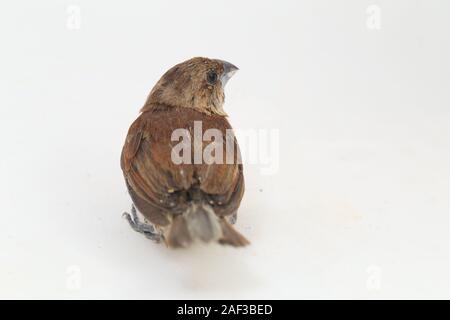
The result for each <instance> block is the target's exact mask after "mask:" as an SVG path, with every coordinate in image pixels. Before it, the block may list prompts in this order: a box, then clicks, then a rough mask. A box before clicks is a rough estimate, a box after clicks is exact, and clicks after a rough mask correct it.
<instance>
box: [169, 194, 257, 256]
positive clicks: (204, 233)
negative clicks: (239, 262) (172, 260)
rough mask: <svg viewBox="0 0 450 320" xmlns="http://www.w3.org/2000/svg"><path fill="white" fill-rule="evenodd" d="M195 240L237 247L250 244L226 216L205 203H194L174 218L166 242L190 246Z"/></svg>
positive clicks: (175, 245) (176, 246) (171, 244)
mask: <svg viewBox="0 0 450 320" xmlns="http://www.w3.org/2000/svg"><path fill="white" fill-rule="evenodd" d="M195 240H200V241H202V242H205V243H209V242H219V243H220V244H228V245H232V246H235V247H241V246H245V245H247V244H249V241H248V240H247V239H246V238H244V236H242V235H241V234H240V233H239V232H237V231H236V230H235V229H234V228H233V226H232V225H230V224H229V223H228V222H227V221H226V220H225V219H224V218H220V217H218V216H217V215H216V214H215V213H214V210H213V208H212V207H211V206H210V205H208V204H204V203H192V204H191V206H190V207H189V209H188V210H187V211H186V212H185V213H183V214H182V215H177V216H175V217H174V218H173V220H172V223H171V227H170V229H169V230H168V235H167V237H166V242H167V245H168V246H169V247H173V248H179V247H188V246H189V245H190V244H191V243H192V242H194V241H195Z"/></svg>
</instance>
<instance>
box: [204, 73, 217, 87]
mask: <svg viewBox="0 0 450 320" xmlns="http://www.w3.org/2000/svg"><path fill="white" fill-rule="evenodd" d="M206 79H207V80H208V82H209V84H214V83H216V81H217V73H216V72H215V71H214V70H211V71H209V72H208V73H207V74H206Z"/></svg>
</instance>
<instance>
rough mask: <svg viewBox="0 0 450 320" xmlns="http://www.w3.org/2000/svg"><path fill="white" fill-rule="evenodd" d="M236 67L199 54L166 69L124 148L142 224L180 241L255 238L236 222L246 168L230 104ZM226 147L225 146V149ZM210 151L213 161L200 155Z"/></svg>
mask: <svg viewBox="0 0 450 320" xmlns="http://www.w3.org/2000/svg"><path fill="white" fill-rule="evenodd" d="M237 70H238V68H237V67H236V66H234V65H232V64H231V63H228V62H225V61H222V60H212V59H208V58H201V57H197V58H192V59H190V60H187V61H185V62H182V63H180V64H178V65H176V66H174V67H172V68H171V69H170V70H169V71H167V72H166V73H165V74H164V75H163V76H162V77H161V79H160V80H159V81H158V82H157V84H156V85H155V87H154V88H153V89H152V91H151V92H150V94H149V96H148V98H147V101H146V103H145V105H144V107H143V108H142V109H141V114H140V115H139V117H138V118H137V119H136V120H135V121H134V122H133V124H132V125H131V127H130V129H129V131H128V135H127V138H126V141H125V145H124V147H123V150H122V156H121V167H122V171H123V173H124V176H125V181H126V185H127V188H128V191H129V193H130V196H131V198H132V200H133V203H134V205H133V206H132V210H131V215H130V214H128V213H124V216H125V217H126V218H127V220H128V222H129V223H130V225H131V227H132V228H133V229H134V230H135V231H138V232H141V233H143V234H144V235H145V236H146V237H148V238H150V239H152V240H154V241H156V242H160V241H161V240H162V241H164V242H165V243H166V244H167V245H168V246H169V247H173V248H178V247H188V246H189V245H190V244H191V243H193V242H196V241H201V242H205V243H209V242H219V243H221V244H228V245H232V246H236V247H239V246H245V245H247V244H249V242H248V240H247V239H245V238H244V237H243V236H242V235H241V234H240V233H239V232H237V231H236V230H235V229H234V228H233V226H232V224H234V222H235V221H236V215H237V209H238V207H239V204H240V202H241V199H242V196H243V194H244V176H243V172H242V164H241V163H240V161H239V160H240V155H239V149H238V145H237V141H236V139H235V137H234V134H233V131H232V128H231V125H230V124H229V122H228V121H227V119H226V117H227V114H226V113H225V112H224V110H223V104H224V98H225V96H224V87H225V84H226V83H227V81H228V80H229V79H230V77H231V76H232V75H233V74H234V73H235V72H236V71H237ZM180 130H181V131H180ZM180 132H181V133H184V136H183V134H181V135H180V134H179V133H180ZM208 132H209V133H213V134H212V135H211V134H208ZM218 133H219V134H221V135H222V136H223V139H219V137H218V136H217V134H218ZM207 136H208V137H209V138H207ZM211 136H213V137H214V141H213V139H212V138H211ZM174 137H175V138H174ZM180 137H181V138H183V137H184V138H185V139H184V140H183V141H182V142H180V139H179V138H180ZM199 137H200V141H199ZM230 141H231V143H230ZM217 147H219V149H217ZM220 147H222V148H225V149H226V152H225V153H223V154H220V152H219V151H220ZM230 147H231V148H230ZM228 149H232V150H235V151H236V152H234V153H230V152H229V150H228ZM211 150H214V152H210V151H211ZM208 152H209V154H210V155H211V156H212V159H213V160H214V161H211V159H207V157H206V158H202V157H201V156H202V155H203V157H205V154H208ZM230 154H231V156H230ZM199 155H200V159H199ZM180 159H181V161H180ZM230 159H231V161H230ZM199 160H200V161H199ZM134 206H136V208H137V209H138V210H139V212H140V213H141V214H142V215H143V217H144V221H141V220H140V219H139V217H138V215H137V213H136V210H135V208H134Z"/></svg>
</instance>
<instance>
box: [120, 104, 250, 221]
mask: <svg viewBox="0 0 450 320" xmlns="http://www.w3.org/2000/svg"><path fill="white" fill-rule="evenodd" d="M194 121H202V126H203V131H205V130H207V129H209V128H216V129H219V130H220V131H221V132H223V133H224V134H225V131H226V129H231V126H230V124H229V123H228V121H227V120H226V119H225V118H224V117H220V116H212V115H205V114H203V113H200V112H197V111H195V110H192V109H187V108H182V109H180V108H162V109H156V110H151V111H148V112H144V113H142V114H141V115H140V116H139V117H138V119H136V121H135V122H134V123H133V124H132V125H131V127H130V130H129V132H128V136H127V138H126V141H125V145H124V147H123V151H122V157H121V166H122V170H123V172H124V175H125V179H126V181H127V184H128V185H129V190H130V194H131V196H132V198H133V202H134V203H135V205H136V206H137V208H138V209H139V211H140V212H142V214H144V216H146V218H147V219H149V220H150V221H151V222H152V223H155V224H157V225H166V224H167V223H168V219H167V215H172V214H179V213H182V212H184V211H185V210H186V208H187V206H188V205H189V191H190V190H191V189H192V188H194V187H195V188H198V187H199V189H200V190H201V197H202V198H203V199H204V200H205V201H208V203H210V204H211V206H212V207H213V209H214V211H215V212H216V214H218V215H220V216H226V215H231V214H233V213H234V212H236V210H237V208H238V207H239V203H240V201H241V199H242V196H243V192H244V179H243V174H242V165H241V164H211V165H208V164H180V165H177V164H175V163H173V162H172V160H171V152H172V148H173V146H174V145H175V144H177V143H178V141H171V136H172V132H173V130H174V129H177V128H186V129H188V130H190V131H191V132H192V128H193V126H194ZM207 144H208V142H206V143H204V145H203V147H205V146H206V145H207ZM234 145H235V147H236V151H235V152H238V149H237V142H236V141H234Z"/></svg>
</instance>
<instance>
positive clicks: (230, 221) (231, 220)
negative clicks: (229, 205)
mask: <svg viewBox="0 0 450 320" xmlns="http://www.w3.org/2000/svg"><path fill="white" fill-rule="evenodd" d="M236 221H237V212H235V213H233V214H232V215H231V216H230V217H229V218H228V222H229V223H230V224H235V223H236Z"/></svg>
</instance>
